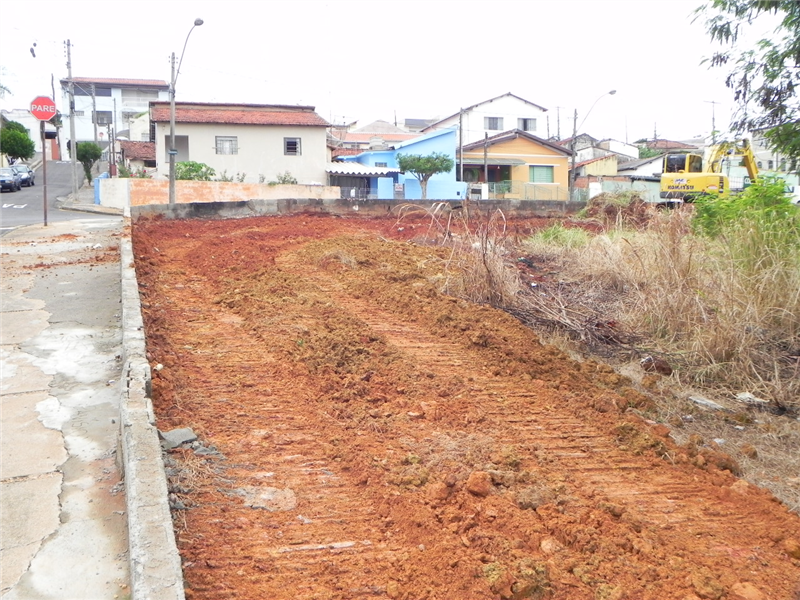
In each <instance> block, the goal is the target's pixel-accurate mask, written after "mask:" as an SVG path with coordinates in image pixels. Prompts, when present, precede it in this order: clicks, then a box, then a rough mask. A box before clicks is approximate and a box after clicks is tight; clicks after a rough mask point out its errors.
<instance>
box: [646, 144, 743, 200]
mask: <svg viewBox="0 0 800 600" xmlns="http://www.w3.org/2000/svg"><path fill="white" fill-rule="evenodd" d="M734 159H739V161H740V163H741V166H744V168H745V169H746V170H747V175H748V177H749V179H750V181H755V180H756V179H757V178H758V166H757V165H756V158H755V156H754V155H753V151H752V149H751V148H750V141H749V140H746V139H745V140H737V141H735V142H721V143H719V144H715V145H714V146H711V148H710V149H709V156H708V159H707V160H706V161H705V163H706V164H705V168H704V165H703V157H702V156H700V155H699V154H667V155H666V156H665V157H664V166H663V169H662V173H661V199H662V200H666V201H668V202H691V201H692V200H694V199H695V198H696V197H698V196H702V195H713V196H722V197H725V196H728V195H730V193H731V185H730V180H729V178H728V176H727V175H725V174H723V172H722V171H723V163H724V162H725V161H726V160H728V161H732V160H734ZM748 183H749V181H747V180H745V183H744V187H747V185H748Z"/></svg>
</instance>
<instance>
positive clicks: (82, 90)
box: [74, 83, 111, 97]
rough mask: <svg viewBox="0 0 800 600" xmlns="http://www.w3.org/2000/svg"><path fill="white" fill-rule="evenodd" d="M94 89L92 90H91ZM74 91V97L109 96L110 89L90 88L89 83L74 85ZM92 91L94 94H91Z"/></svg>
mask: <svg viewBox="0 0 800 600" xmlns="http://www.w3.org/2000/svg"><path fill="white" fill-rule="evenodd" d="M92 87H94V90H92ZM74 91H75V95H76V96H106V97H110V96H111V88H110V87H109V88H107V87H99V86H92V84H91V83H82V84H77V83H76V84H75V86H74ZM92 91H94V94H92Z"/></svg>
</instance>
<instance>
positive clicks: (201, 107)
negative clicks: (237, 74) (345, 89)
mask: <svg viewBox="0 0 800 600" xmlns="http://www.w3.org/2000/svg"><path fill="white" fill-rule="evenodd" d="M169 112H170V110H169V103H168V102H151V103H150V120H151V121H153V122H154V123H168V122H169ZM175 122H176V123H220V124H235V125H294V126H308V127H328V125H329V123H328V122H327V121H326V120H325V119H323V118H322V117H320V116H319V115H318V114H317V113H315V112H314V107H313V106H282V105H271V104H203V103H199V102H192V103H188V102H182V103H181V104H179V105H177V106H176V107H175Z"/></svg>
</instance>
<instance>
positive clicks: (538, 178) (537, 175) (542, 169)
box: [529, 165, 553, 183]
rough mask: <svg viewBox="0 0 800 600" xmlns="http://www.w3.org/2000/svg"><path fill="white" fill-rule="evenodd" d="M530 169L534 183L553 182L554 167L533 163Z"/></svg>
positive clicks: (531, 179)
mask: <svg viewBox="0 0 800 600" xmlns="http://www.w3.org/2000/svg"><path fill="white" fill-rule="evenodd" d="M529 169H530V181H531V182H532V183H553V167H551V166H543V165H531V166H530V167H529Z"/></svg>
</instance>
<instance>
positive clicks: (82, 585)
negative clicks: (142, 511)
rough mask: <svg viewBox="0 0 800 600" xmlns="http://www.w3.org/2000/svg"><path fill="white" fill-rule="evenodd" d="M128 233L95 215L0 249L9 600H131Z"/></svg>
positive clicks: (0, 486) (0, 544)
mask: <svg viewBox="0 0 800 600" xmlns="http://www.w3.org/2000/svg"><path fill="white" fill-rule="evenodd" d="M89 192H91V193H92V198H93V190H92V188H89ZM79 196H81V195H79ZM83 198H84V196H81V198H79V199H76V200H80V199H83ZM92 202H93V200H92ZM92 212H99V211H92ZM122 226H123V220H122V218H121V217H118V216H109V217H108V218H107V219H97V218H96V216H95V217H93V218H92V219H86V220H84V221H81V220H72V221H65V222H59V223H55V224H51V225H49V226H47V227H44V226H41V225H35V226H30V227H22V228H20V229H17V230H15V231H13V232H11V233H9V234H8V235H6V236H5V237H3V238H2V240H0V243H1V244H2V246H0V248H1V249H2V264H1V265H0V275H1V276H2V280H1V281H2V307H1V309H2V313H1V315H0V316H1V317H2V323H1V324H0V325H1V327H0V344H1V345H0V366H1V367H2V383H1V384H0V402H2V414H0V421H1V423H0V426H1V427H2V440H1V441H0V453H1V458H2V462H0V509H1V510H2V520H1V521H0V595H2V596H3V598H4V599H8V600H12V599H23V598H24V599H34V598H35V599H37V600H38V599H59V600H64V599H76V600H77V599H94V598H97V599H101V598H102V599H112V598H129V597H130V594H131V588H130V585H131V582H130V574H129V562H128V533H127V531H128V529H127V519H126V511H127V508H126V503H125V502H126V498H125V490H124V485H123V482H122V475H123V473H122V472H121V470H120V468H119V466H118V465H119V464H120V462H119V461H118V457H117V444H118V437H119V435H118V432H119V418H120V416H119V415H120V398H121V396H122V389H121V380H122V379H123V378H122V376H121V370H122V350H121V344H122V328H121V307H120V287H121V281H120V263H119V244H120V234H121V231H122Z"/></svg>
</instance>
